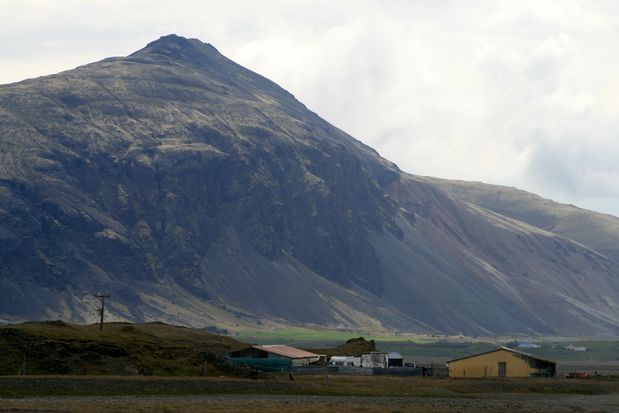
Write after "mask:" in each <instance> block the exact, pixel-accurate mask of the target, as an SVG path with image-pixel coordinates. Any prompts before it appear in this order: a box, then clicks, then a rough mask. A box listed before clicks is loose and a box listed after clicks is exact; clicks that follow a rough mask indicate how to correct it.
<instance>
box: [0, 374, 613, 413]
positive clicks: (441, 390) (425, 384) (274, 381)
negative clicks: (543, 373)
mask: <svg viewBox="0 0 619 413" xmlns="http://www.w3.org/2000/svg"><path fill="white" fill-rule="evenodd" d="M206 411H208V412H256V411H259V412H278V413H281V412H331V411H337V412H339V413H343V412H355V413H358V412H394V413H395V412H439V413H441V412H462V413H469V412H518V413H522V412H540V413H541V412H544V413H548V412H619V381H614V380H610V379H592V380H566V379H540V380H538V379H508V380H470V379H469V380H457V379H433V378H394V377H393V378H386V377H350V376H348V377H346V376H338V377H329V379H328V382H327V383H325V381H324V378H323V377H316V376H314V377H298V378H296V379H295V380H294V381H290V380H288V379H287V378H284V377H280V378H270V379H266V380H241V379H227V378H152V377H148V378H145V377H136V378H132V377H62V376H56V377H25V378H22V377H0V413H8V412H11V413H28V412H38V413H42V412H46V413H60V412H67V413H87V412H115V413H138V412H161V413H181V412H187V413H198V412H206Z"/></svg>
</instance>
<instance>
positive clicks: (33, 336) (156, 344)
mask: <svg viewBox="0 0 619 413" xmlns="http://www.w3.org/2000/svg"><path fill="white" fill-rule="evenodd" d="M243 346H244V344H243V343H240V342H238V341H236V340H234V339H232V338H230V337H226V336H219V335H215V334H211V333H208V332H206V331H202V330H196V329H190V328H185V327H178V326H171V325H167V324H162V323H146V324H128V323H109V324H106V325H105V327H104V329H103V331H99V327H98V326H97V325H88V326H80V325H73V324H66V323H64V322H61V321H53V322H43V323H24V324H18V325H8V326H1V327H0V375H10V374H13V375H14V374H18V373H19V372H20V370H21V369H22V368H23V364H24V361H25V368H26V373H27V374H142V375H163V376H179V375H180V376H187V375H189V376H195V375H199V374H201V373H202V369H203V365H204V362H205V361H206V363H207V374H220V373H222V372H223V371H224V370H225V369H226V366H225V364H224V363H223V359H222V358H221V356H222V355H223V354H224V353H225V352H228V351H231V350H234V349H238V348H241V347H243Z"/></svg>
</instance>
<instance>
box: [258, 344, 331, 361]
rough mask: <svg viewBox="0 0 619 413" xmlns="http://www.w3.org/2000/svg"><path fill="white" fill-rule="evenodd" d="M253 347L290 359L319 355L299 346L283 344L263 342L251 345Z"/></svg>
mask: <svg viewBox="0 0 619 413" xmlns="http://www.w3.org/2000/svg"><path fill="white" fill-rule="evenodd" d="M252 347H254V348H257V349H260V350H264V351H268V352H269V353H274V354H277V355H280V356H284V357H288V358H291V359H304V358H309V357H319V355H318V354H315V353H310V352H309V351H305V350H301V349H300V348H294V347H290V346H287V345H285V344H265V345H261V346H252Z"/></svg>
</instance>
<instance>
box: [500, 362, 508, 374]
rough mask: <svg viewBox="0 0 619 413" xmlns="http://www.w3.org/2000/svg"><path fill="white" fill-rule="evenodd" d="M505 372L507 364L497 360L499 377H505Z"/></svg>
mask: <svg viewBox="0 0 619 413" xmlns="http://www.w3.org/2000/svg"><path fill="white" fill-rule="evenodd" d="M506 373H507V365H506V364H505V363H501V362H499V377H505V375H506Z"/></svg>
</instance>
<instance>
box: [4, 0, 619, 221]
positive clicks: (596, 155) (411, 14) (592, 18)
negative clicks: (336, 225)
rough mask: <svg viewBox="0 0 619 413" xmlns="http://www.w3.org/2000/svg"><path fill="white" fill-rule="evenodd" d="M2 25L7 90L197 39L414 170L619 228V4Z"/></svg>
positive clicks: (359, 7) (30, 4) (114, 12)
mask: <svg viewBox="0 0 619 413" xmlns="http://www.w3.org/2000/svg"><path fill="white" fill-rule="evenodd" d="M334 3H335V4H334ZM0 22H1V23H2V24H0V56H1V59H2V60H1V61H2V64H1V65H0V83H9V82H14V81H19V80H22V79H25V78H29V77H36V76H40V75H44V74H49V73H54V72H58V71H61V70H65V69H70V68H73V67H75V66H77V65H79V64H83V63H87V62H92V61H96V60H100V59H102V58H105V57H108V56H119V55H127V54H129V53H131V52H133V51H135V50H137V49H140V48H142V47H143V46H144V45H145V44H146V43H148V42H149V41H151V40H154V39H156V38H158V37H160V36H162V35H165V34H169V33H176V34H179V35H183V36H186V37H196V38H199V39H201V40H202V41H205V42H209V43H211V44H213V45H214V46H215V47H217V48H218V49H219V51H220V52H222V53H223V54H225V55H227V56H228V57H230V58H232V59H233V60H235V61H237V62H238V63H240V64H242V65H244V66H246V67H248V68H250V69H252V70H255V71H257V72H259V73H261V74H263V75H265V76H267V77H269V78H270V79H272V80H274V81H275V82H277V83H279V84H280V85H281V86H283V87H284V88H285V89H287V90H289V91H290V92H291V93H293V94H294V95H295V96H296V97H297V98H298V99H299V100H301V101H302V102H304V103H305V104H306V105H307V106H308V107H309V108H310V109H312V110H314V111H315V112H317V113H318V114H319V115H321V116H322V117H324V118H326V119H327V120H328V121H330V122H331V123H333V124H335V125H336V126H338V127H340V128H341V129H344V130H345V131H347V132H349V133H350V134H352V135H353V136H355V137H356V138H357V139H360V140H361V141H363V142H365V143H366V144H368V145H370V146H372V147H374V148H375V149H377V150H378V151H379V152H380V153H381V155H383V156H384V157H386V158H388V159H390V160H392V161H394V162H396V163H397V164H398V165H399V166H400V168H402V169H403V170H405V171H407V172H412V173H416V174H421V175H432V176H439V177H444V178H453V179H466V180H478V181H483V182H489V183H497V184H504V185H509V186H516V187H519V188H522V189H526V190H529V191H532V192H535V193H538V194H540V195H543V196H545V197H549V198H552V199H555V200H558V201H561V202H566V203H572V204H575V205H578V206H581V207H585V208H590V209H594V210H598V211H602V212H608V213H612V214H614V215H617V216H619V133H618V132H619V53H617V47H619V2H616V1H595V0H590V1H576V0H557V1H544V0H535V1H526V0H519V1H483V0H471V1H456V0H454V1H449V0H444V1H441V0H427V1H421V0H419V1H414V0H411V1H406V0H402V1H398V0H391V1H380V0H376V1H371V0H367V1H363V0H349V1H347V0H340V1H337V2H334V1H321V0H313V1H309V0H297V1H294V0H285V1H277V0H263V1H236V0H227V1H200V2H197V1H196V2H192V1H181V0H175V1H169V0H165V1H159V0H147V1H146V0H144V1H143V0H137V1H111V0H84V1H77V0H0Z"/></svg>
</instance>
